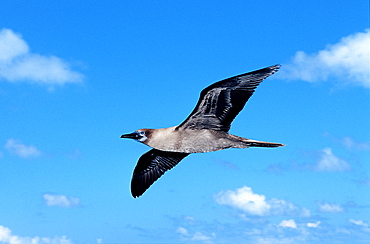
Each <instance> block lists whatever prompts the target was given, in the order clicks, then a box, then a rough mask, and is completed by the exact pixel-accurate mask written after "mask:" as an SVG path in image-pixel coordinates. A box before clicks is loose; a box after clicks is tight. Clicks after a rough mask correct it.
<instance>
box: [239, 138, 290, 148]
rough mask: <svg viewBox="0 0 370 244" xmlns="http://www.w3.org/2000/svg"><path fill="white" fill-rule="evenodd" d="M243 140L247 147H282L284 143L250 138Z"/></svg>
mask: <svg viewBox="0 0 370 244" xmlns="http://www.w3.org/2000/svg"><path fill="white" fill-rule="evenodd" d="M243 141H244V143H245V144H246V145H247V146H248V147H282V146H284V144H281V143H274V142H265V141H255V140H250V139H244V140H243Z"/></svg>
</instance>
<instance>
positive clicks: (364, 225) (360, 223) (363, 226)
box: [348, 219, 370, 232]
mask: <svg viewBox="0 0 370 244" xmlns="http://www.w3.org/2000/svg"><path fill="white" fill-rule="evenodd" d="M348 221H349V222H350V223H352V224H355V225H357V226H360V227H361V229H362V230H363V231H366V232H370V228H369V224H368V223H366V222H364V221H362V220H355V219H350V220H348Z"/></svg>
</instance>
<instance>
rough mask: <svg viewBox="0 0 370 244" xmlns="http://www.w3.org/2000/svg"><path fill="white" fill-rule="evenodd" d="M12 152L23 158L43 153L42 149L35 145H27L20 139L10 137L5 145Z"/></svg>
mask: <svg viewBox="0 0 370 244" xmlns="http://www.w3.org/2000/svg"><path fill="white" fill-rule="evenodd" d="M4 147H5V149H7V150H8V151H9V152H10V153H12V154H15V155H17V156H19V157H21V158H30V157H37V156H40V155H41V151H40V150H39V149H37V148H36V147H35V146H33V145H29V146H27V145H25V144H23V143H22V142H21V141H19V140H15V139H9V140H8V141H7V142H6V144H5V145H4Z"/></svg>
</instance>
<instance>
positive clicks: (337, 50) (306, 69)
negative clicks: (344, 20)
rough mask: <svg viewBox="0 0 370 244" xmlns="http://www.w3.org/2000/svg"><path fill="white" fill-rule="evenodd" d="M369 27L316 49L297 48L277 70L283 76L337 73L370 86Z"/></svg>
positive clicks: (316, 76) (317, 76)
mask: <svg viewBox="0 0 370 244" xmlns="http://www.w3.org/2000/svg"><path fill="white" fill-rule="evenodd" d="M369 46H370V29H367V30H365V31H364V32H359V33H355V34H353V35H349V36H346V37H343V38H342V39H341V40H340V41H339V42H338V43H335V44H332V45H327V47H326V48H325V49H323V50H320V51H318V52H317V53H313V54H307V53H305V52H303V51H298V52H297V53H296V54H295V55H294V57H293V58H292V60H291V62H290V63H288V64H284V65H283V66H282V69H281V71H280V72H279V73H278V74H277V75H278V76H280V78H284V79H292V80H304V81H308V82H317V81H325V80H327V79H328V78H329V77H336V78H338V79H339V80H342V81H343V82H344V83H354V84H357V85H360V86H363V87H366V88H370V48H369Z"/></svg>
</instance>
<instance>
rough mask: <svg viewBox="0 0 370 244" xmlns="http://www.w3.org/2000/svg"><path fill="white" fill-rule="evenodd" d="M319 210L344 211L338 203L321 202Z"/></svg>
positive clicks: (325, 211) (324, 211)
mask: <svg viewBox="0 0 370 244" xmlns="http://www.w3.org/2000/svg"><path fill="white" fill-rule="evenodd" d="M318 205H319V212H322V213H343V212H344V209H343V207H342V206H341V205H340V204H337V203H327V202H326V203H319V204H318Z"/></svg>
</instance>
